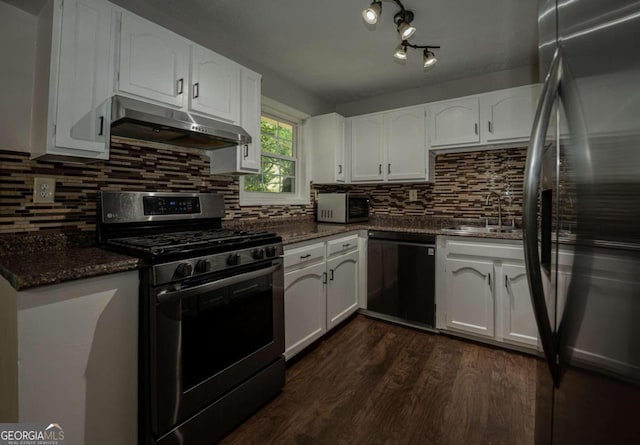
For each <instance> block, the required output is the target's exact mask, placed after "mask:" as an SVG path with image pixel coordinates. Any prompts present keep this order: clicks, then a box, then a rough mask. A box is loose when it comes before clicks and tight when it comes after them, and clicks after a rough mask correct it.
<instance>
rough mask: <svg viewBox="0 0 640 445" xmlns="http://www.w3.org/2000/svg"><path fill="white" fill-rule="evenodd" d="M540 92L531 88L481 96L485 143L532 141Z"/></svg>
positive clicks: (536, 87) (537, 87) (536, 88)
mask: <svg viewBox="0 0 640 445" xmlns="http://www.w3.org/2000/svg"><path fill="white" fill-rule="evenodd" d="M539 92H540V88H539V86H538V85H532V86H528V87H526V88H514V89H511V90H505V91H497V92H495V93H490V94H486V95H483V96H481V97H480V114H481V116H482V125H484V128H483V129H482V130H483V132H482V134H483V135H484V137H483V138H482V139H483V142H487V143H489V142H498V141H512V140H527V139H529V137H530V135H531V126H532V125H533V118H534V116H535V113H536V106H537V104H538V95H539Z"/></svg>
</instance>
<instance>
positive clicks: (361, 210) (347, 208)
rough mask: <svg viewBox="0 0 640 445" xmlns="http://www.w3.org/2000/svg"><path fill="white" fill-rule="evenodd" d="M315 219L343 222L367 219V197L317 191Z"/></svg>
mask: <svg viewBox="0 0 640 445" xmlns="http://www.w3.org/2000/svg"><path fill="white" fill-rule="evenodd" d="M316 219H317V220H318V222H334V223H343V224H347V223H353V222H362V221H369V199H368V198H366V197H364V196H357V195H351V194H349V193H319V194H318V213H317V218H316Z"/></svg>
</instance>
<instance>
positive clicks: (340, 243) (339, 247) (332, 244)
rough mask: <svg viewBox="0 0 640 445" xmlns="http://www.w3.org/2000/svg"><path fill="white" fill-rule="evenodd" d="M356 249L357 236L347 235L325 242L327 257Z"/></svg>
mask: <svg viewBox="0 0 640 445" xmlns="http://www.w3.org/2000/svg"><path fill="white" fill-rule="evenodd" d="M357 248H358V235H349V236H345V237H344V238H338V239H334V240H331V241H327V256H331V255H336V254H340V253H343V252H348V251H351V250H355V249H357Z"/></svg>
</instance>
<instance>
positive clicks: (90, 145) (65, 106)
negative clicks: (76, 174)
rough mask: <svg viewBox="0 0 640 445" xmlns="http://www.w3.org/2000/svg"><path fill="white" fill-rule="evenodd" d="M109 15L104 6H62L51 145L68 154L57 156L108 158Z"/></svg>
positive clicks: (74, 2)
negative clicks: (54, 130) (53, 130)
mask: <svg viewBox="0 0 640 445" xmlns="http://www.w3.org/2000/svg"><path fill="white" fill-rule="evenodd" d="M112 12H113V11H112V8H111V6H110V4H109V3H107V2H101V1H96V0H67V1H65V2H64V4H63V9H62V29H61V33H60V56H59V62H58V67H59V68H58V70H59V71H58V90H57V106H56V116H55V122H56V132H55V146H56V147H57V149H71V150H74V151H72V152H69V153H63V154H69V155H73V156H79V157H89V158H103V159H106V158H108V155H109V146H108V144H107V141H108V140H109V138H108V137H107V134H108V128H105V126H106V125H108V124H107V123H105V119H106V118H107V116H106V114H107V111H108V110H107V108H108V104H107V99H108V97H109V94H110V92H111V88H110V86H109V81H110V80H109V66H110V65H109V60H110V50H111V36H112ZM54 94H55V93H54ZM75 150H78V151H77V152H76V151H75ZM87 152H89V153H87Z"/></svg>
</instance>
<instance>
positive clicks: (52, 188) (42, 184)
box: [33, 178, 56, 204]
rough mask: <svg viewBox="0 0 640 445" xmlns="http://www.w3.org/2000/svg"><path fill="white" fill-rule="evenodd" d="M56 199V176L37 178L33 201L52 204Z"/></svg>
mask: <svg viewBox="0 0 640 445" xmlns="http://www.w3.org/2000/svg"><path fill="white" fill-rule="evenodd" d="M55 199H56V180H55V178H35V179H34V181H33V203H34V204H52V203H54V202H55Z"/></svg>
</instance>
